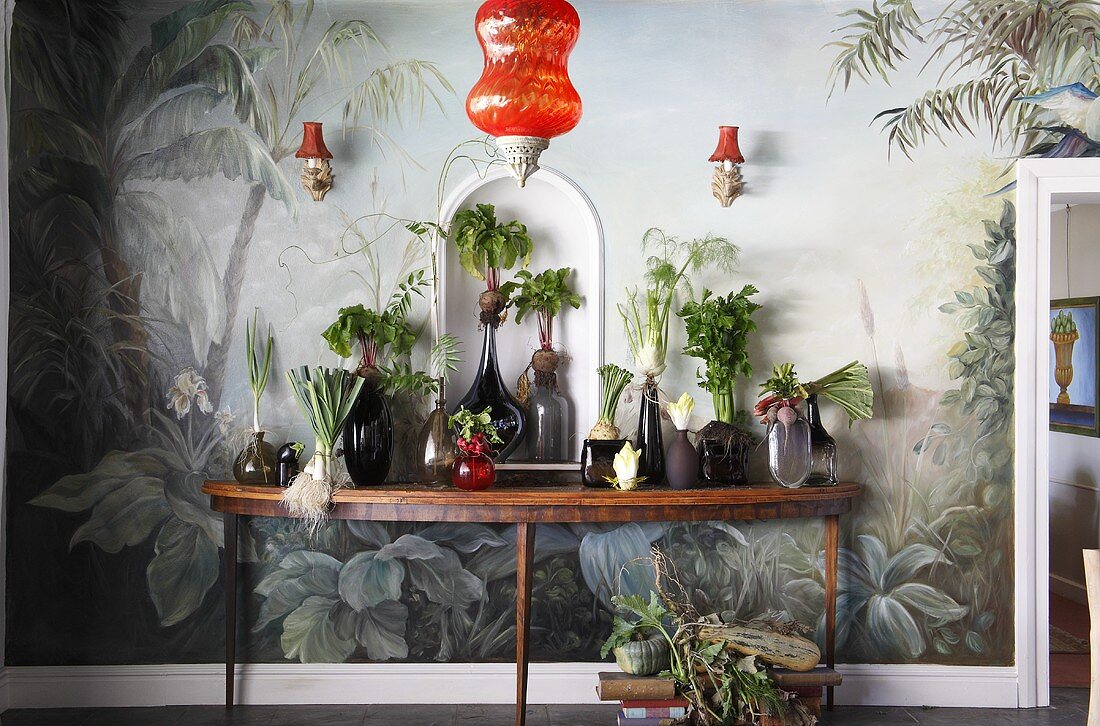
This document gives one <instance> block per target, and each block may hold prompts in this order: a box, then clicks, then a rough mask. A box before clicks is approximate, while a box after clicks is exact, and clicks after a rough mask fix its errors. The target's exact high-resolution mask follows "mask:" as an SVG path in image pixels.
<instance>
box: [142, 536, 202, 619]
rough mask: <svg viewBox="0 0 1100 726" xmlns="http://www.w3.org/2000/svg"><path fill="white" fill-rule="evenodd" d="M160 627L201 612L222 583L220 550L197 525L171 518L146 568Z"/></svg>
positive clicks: (159, 537) (158, 538)
mask: <svg viewBox="0 0 1100 726" xmlns="http://www.w3.org/2000/svg"><path fill="white" fill-rule="evenodd" d="M145 576H146V580H147V581H148V583H149V595H150V597H152V599H153V604H154V605H155V606H156V608H157V615H159V616H160V624H161V625H163V626H169V625H176V624H177V623H180V622H182V621H183V620H185V619H186V618H187V617H188V616H190V615H191V613H193V612H195V610H197V609H198V607H199V605H201V604H202V601H203V598H204V597H206V593H207V591H209V590H210V588H211V587H213V586H214V583H215V582H217V580H218V548H217V546H216V545H214V544H213V543H211V541H210V538H209V537H207V536H206V534H205V533H204V532H203V531H202V529H200V528H199V527H196V526H194V525H191V524H188V523H186V522H181V521H180V520H178V519H168V521H167V522H165V524H164V527H162V528H161V530H160V535H159V536H158V537H157V542H156V546H155V547H154V554H153V559H152V560H150V561H149V565H148V567H146V569H145Z"/></svg>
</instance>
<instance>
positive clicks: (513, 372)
mask: <svg viewBox="0 0 1100 726" xmlns="http://www.w3.org/2000/svg"><path fill="white" fill-rule="evenodd" d="M478 203H481V204H485V203H488V204H492V205H494V206H495V207H496V215H497V219H498V220H502V221H507V220H511V219H518V220H519V221H520V222H522V223H523V224H525V225H527V230H528V232H529V233H530V235H531V239H532V240H533V241H534V252H533V254H532V256H531V265H530V267H529V268H528V269H530V270H531V271H532V272H534V273H536V274H537V273H538V272H541V271H542V270H545V269H547V268H550V267H553V268H559V267H571V268H573V274H572V276H571V277H570V278H569V279H570V283H571V286H572V288H573V290H574V291H575V292H577V294H579V295H580V296H581V297H582V298H583V304H582V305H581V308H580V310H574V309H572V308H569V307H567V308H566V309H565V310H563V311H562V313H561V315H560V316H559V317H558V318H557V319H556V321H555V329H554V341H555V345H556V346H564V348H565V350H566V353H567V355H568V360H567V361H566V362H565V363H564V365H563V366H562V367H561V369H559V371H558V385H559V388H560V389H561V392H562V394H563V395H564V396H565V397H566V398H567V399H568V401H569V404H570V423H569V432H568V434H569V452H570V456H571V458H572V459H573V460H578V459H579V458H580V451H581V445H582V444H583V443H584V436H585V434H586V433H587V432H588V427H590V426H591V425H592V424H593V423H595V421H596V417H597V415H598V414H599V393H600V384H599V378H598V377H597V375H596V368H597V367H599V366H600V364H601V363H602V362H603V302H604V301H603V244H604V240H603V226H602V225H601V224H600V218H599V215H597V213H596V208H595V206H593V204H592V200H590V199H589V198H588V195H586V194H585V193H584V191H583V190H582V189H581V188H580V187H579V186H577V184H576V183H575V182H574V181H573V180H572V179H570V178H569V177H567V176H566V175H564V174H562V173H561V172H559V171H555V170H554V169H547V168H546V167H543V168H542V169H541V170H540V171H539V172H538V173H536V174H535V175H533V176H532V177H531V178H530V179H528V181H527V186H526V187H525V188H523V189H519V188H518V187H517V186H516V182H515V180H514V179H513V178H512V176H511V175H510V174H509V172H508V171H507V169H505V168H504V167H494V168H491V169H490V170H489V172H488V173H487V174H486V175H485V176H484V177H481V176H478V175H473V176H471V177H470V178H469V179H466V180H465V181H464V182H462V183H461V184H460V185H459V186H458V187H457V188H456V189H455V190H454V191H453V192H451V194H450V195H449V196H448V197H447V199H446V201H445V202H444V204H443V210H442V215H441V217H440V218H441V219H443V220H446V221H447V222H449V221H450V220H451V219H453V218H454V215H455V213H457V212H458V211H460V210H463V209H469V208H472V207H473V206H474V205H475V204H478ZM515 272H516V270H512V271H511V272H502V274H501V282H502V283H503V282H505V281H507V280H510V279H512V277H513V275H514V274H515ZM439 278H440V279H439V300H440V323H441V327H442V330H443V332H445V333H450V334H452V335H455V336H457V337H458V338H459V340H461V341H462V344H463V349H464V351H465V352H464V354H463V364H462V365H461V366H460V368H459V370H458V371H456V372H455V373H454V374H452V376H451V382H450V384H449V387H448V394H447V399H448V401H449V402H450V406H451V407H453V406H454V404H455V403H457V402H458V400H459V399H460V398H462V396H463V395H464V394H465V393H466V391H467V390H468V389H469V387H470V385H471V382H472V381H473V377H474V374H475V372H476V369H477V362H478V360H479V356H480V353H481V346H482V337H483V334H482V332H481V330H479V329H478V317H477V313H478V309H477V299H478V295H479V294H480V293H481V292H482V291H484V289H485V283H484V282H482V281H481V280H475V279H474V278H473V277H471V276H470V275H468V274H467V273H466V271H465V270H463V269H462V267H461V266H460V265H459V263H458V254H457V252H456V251H455V249H454V246H453V245H451V244H450V243H446V244H445V245H444V251H443V259H442V264H440V269H439ZM510 313H512V314H510V315H509V317H508V320H507V322H506V323H505V324H504V325H502V326H501V327H500V328H499V329H498V330H497V351H498V354H499V358H500V372H501V376H502V377H503V378H504V381H505V383H506V384H507V385H508V387H509V389H510V390H512V391H513V393H514V392H515V386H516V380H517V379H518V378H519V375H520V373H521V372H522V371H523V369H524V368H526V367H527V364H528V363H529V362H530V360H531V354H532V353H533V352H534V351H535V349H536V348H538V345H539V337H538V326H537V324H536V321H535V317H534V316H533V315H532V316H530V317H525V318H524V319H523V322H522V323H520V324H518V325H517V324H516V322H515V317H514V312H513V311H510ZM582 429H583V430H582ZM524 452H525V449H524V448H522V447H521V448H520V449H519V450H517V451H516V453H515V454H513V456H512V459H521V458H523V457H524Z"/></svg>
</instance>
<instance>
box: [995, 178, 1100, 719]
mask: <svg viewBox="0 0 1100 726" xmlns="http://www.w3.org/2000/svg"><path fill="white" fill-rule="evenodd" d="M1016 182H1017V190H1016V415H1015V419H1016V423H1015V426H1016V513H1015V515H1016V538H1015V539H1016V667H1017V674H1018V684H1019V705H1020V707H1021V708H1033V707H1036V706H1048V705H1050V635H1049V633H1048V631H1047V628H1048V625H1047V623H1048V622H1049V618H1050V598H1049V572H1050V551H1049V550H1050V540H1049V531H1050V519H1049V518H1050V501H1049V496H1050V494H1049V490H1050V468H1049V450H1048V449H1049V438H1048V437H1049V417H1050V410H1049V406H1048V401H1047V386H1048V377H1049V376H1050V370H1049V365H1048V356H1049V352H1048V340H1047V329H1048V326H1049V319H1050V211H1051V205H1053V204H1069V203H1073V202H1096V201H1100V159H1022V160H1020V161H1019V162H1017V165H1016Z"/></svg>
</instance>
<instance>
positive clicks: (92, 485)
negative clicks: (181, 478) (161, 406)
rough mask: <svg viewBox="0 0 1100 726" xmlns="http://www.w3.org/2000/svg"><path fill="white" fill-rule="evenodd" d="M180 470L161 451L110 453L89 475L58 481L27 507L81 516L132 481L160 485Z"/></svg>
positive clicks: (171, 456) (172, 457)
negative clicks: (172, 471)
mask: <svg viewBox="0 0 1100 726" xmlns="http://www.w3.org/2000/svg"><path fill="white" fill-rule="evenodd" d="M181 467H182V463H181V462H180V461H179V459H178V457H176V456H175V454H172V453H170V452H168V451H164V450H163V449H142V450H140V451H111V452H108V453H107V455H106V456H104V457H103V459H101V460H100V462H99V464H97V465H96V467H95V468H94V469H92V470H91V471H90V472H87V473H86V474H72V475H69V476H65V477H62V478H60V479H58V480H57V483H56V484H54V485H53V486H51V487H50V488H49V489H47V490H46V491H44V492H42V493H41V494H39V495H38V496H37V497H35V498H34V499H32V500H31V501H30V503H31V504H33V505H35V506H37V507H51V508H53V509H60V510H61V511H63V512H83V511H84V510H85V509H89V508H91V507H92V506H94V505H95V504H98V503H99V502H100V501H101V500H102V499H103V498H104V497H105V496H107V495H108V494H110V493H111V492H114V491H115V490H117V489H120V488H121V487H124V486H126V485H127V484H129V483H130V482H132V481H134V480H135V479H146V480H147V481H149V482H153V483H155V482H158V481H161V482H162V481H163V480H164V478H165V477H167V476H168V472H169V471H170V470H171V469H174V468H181Z"/></svg>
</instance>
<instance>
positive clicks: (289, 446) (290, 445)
mask: <svg viewBox="0 0 1100 726" xmlns="http://www.w3.org/2000/svg"><path fill="white" fill-rule="evenodd" d="M301 452H302V445H301V444H299V443H298V442H296V441H288V442H286V443H285V444H283V445H282V446H280V447H279V453H278V454H277V459H278V465H279V486H281V487H288V486H290V482H291V480H293V479H294V477H296V476H298V472H299V470H300V462H299V459H300V458H301V455H302V454H301Z"/></svg>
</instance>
